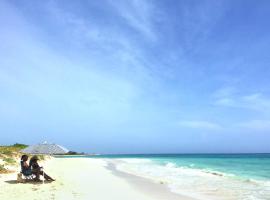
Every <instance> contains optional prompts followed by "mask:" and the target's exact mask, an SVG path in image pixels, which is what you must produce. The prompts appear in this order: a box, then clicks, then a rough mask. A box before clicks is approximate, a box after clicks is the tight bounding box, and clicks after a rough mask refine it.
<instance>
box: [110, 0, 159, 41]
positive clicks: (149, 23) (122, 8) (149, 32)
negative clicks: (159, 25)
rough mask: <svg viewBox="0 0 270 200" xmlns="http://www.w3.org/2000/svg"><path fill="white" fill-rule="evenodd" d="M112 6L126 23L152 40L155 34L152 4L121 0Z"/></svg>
mask: <svg viewBox="0 0 270 200" xmlns="http://www.w3.org/2000/svg"><path fill="white" fill-rule="evenodd" d="M112 6H113V7H115V9H116V10H117V11H118V13H119V15H120V16H121V17H122V18H124V19H125V20H126V21H127V23H128V25H129V26H131V27H133V28H134V29H135V30H137V31H139V32H140V33H142V34H143V35H144V36H146V37H147V38H148V39H152V40H154V39H155V38H156V35H155V33H154V31H153V20H154V19H155V18H156V17H157V16H154V6H153V4H150V2H149V1H144V0H131V1H122V2H118V3H117V4H115V2H114V1H113V2H112Z"/></svg>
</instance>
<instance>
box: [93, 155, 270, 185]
mask: <svg viewBox="0 0 270 200" xmlns="http://www.w3.org/2000/svg"><path fill="white" fill-rule="evenodd" d="M96 157H98V158H113V159H121V158H137V159H151V160H152V161H154V162H155V163H157V164H161V165H167V164H168V163H172V164H175V165H176V166H181V167H187V168H195V169H203V170H206V171H210V172H211V171H213V172H217V173H218V172H220V173H224V174H229V175H236V176H239V177H242V178H252V179H261V180H270V154H155V155H100V156H96Z"/></svg>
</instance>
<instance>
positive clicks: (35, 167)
mask: <svg viewBox="0 0 270 200" xmlns="http://www.w3.org/2000/svg"><path fill="white" fill-rule="evenodd" d="M38 160H39V158H38V157H37V156H33V157H32V158H31V159H30V162H29V166H30V167H31V171H32V173H33V174H35V175H36V178H35V179H36V180H38V181H39V180H40V179H39V177H40V175H41V176H43V177H44V178H45V180H47V181H55V180H54V179H53V178H51V177H50V176H49V175H48V174H46V173H45V172H44V171H43V168H42V167H40V166H39V164H38Z"/></svg>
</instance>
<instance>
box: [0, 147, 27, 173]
mask: <svg viewBox="0 0 270 200" xmlns="http://www.w3.org/2000/svg"><path fill="white" fill-rule="evenodd" d="M26 147H27V145H25V144H19V143H16V144H14V145H10V146H0V173H8V172H11V170H10V167H12V166H14V165H16V164H17V160H18V159H19V158H20V156H21V155H22V153H21V152H20V150H22V149H24V148H26Z"/></svg>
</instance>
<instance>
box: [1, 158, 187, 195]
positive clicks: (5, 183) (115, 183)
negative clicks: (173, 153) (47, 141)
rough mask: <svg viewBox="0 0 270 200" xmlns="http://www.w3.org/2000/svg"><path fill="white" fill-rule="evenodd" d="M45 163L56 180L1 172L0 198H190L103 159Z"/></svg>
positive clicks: (65, 160)
mask: <svg viewBox="0 0 270 200" xmlns="http://www.w3.org/2000/svg"><path fill="white" fill-rule="evenodd" d="M43 166H44V168H45V172H47V173H48V174H49V175H51V176H52V177H53V178H55V179H56V181H55V182H51V183H45V184H42V183H35V184H34V183H17V182H16V173H12V174H5V175H3V174H1V175H0V199H1V200H2V199H3V200H13V199H16V200H18V199H20V200H24V199H25V200H26V199H31V200H43V199H50V200H52V199H63V200H70V199H71V200H72V199H83V200H88V199H89V200H90V199H91V200H109V199H111V200H189V199H188V198H186V197H183V196H179V195H176V194H174V193H171V192H170V191H169V190H168V189H167V188H166V186H165V185H160V184H156V183H152V182H150V181H148V180H146V179H143V178H140V177H136V176H133V175H129V174H125V173H122V172H119V171H116V170H115V169H114V168H113V166H110V165H108V164H107V162H106V161H105V160H102V159H85V158H53V159H51V160H49V161H46V163H44V164H43ZM18 171H19V169H18Z"/></svg>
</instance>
